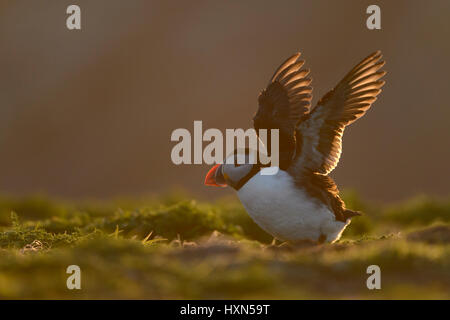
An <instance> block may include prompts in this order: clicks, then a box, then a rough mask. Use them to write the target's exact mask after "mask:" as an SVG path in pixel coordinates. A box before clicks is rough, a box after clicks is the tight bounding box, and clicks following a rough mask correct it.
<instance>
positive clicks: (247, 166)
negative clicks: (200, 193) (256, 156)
mask: <svg viewBox="0 0 450 320" xmlns="http://www.w3.org/2000/svg"><path fill="white" fill-rule="evenodd" d="M250 159H251V154H249V152H248V150H245V151H243V152H242V153H241V152H239V151H237V150H235V151H234V153H233V154H231V155H230V156H228V157H227V158H226V159H225V161H224V163H223V164H216V165H215V166H214V167H212V168H211V169H210V170H209V172H208V173H207V174H206V177H205V185H207V186H214V187H226V186H230V187H232V188H233V189H235V190H239V189H240V188H241V187H242V186H243V185H244V184H245V183H246V182H247V181H248V180H249V179H250V178H251V177H253V175H255V174H256V173H257V172H258V171H259V168H258V166H257V165H254V164H252V163H251V162H250Z"/></svg>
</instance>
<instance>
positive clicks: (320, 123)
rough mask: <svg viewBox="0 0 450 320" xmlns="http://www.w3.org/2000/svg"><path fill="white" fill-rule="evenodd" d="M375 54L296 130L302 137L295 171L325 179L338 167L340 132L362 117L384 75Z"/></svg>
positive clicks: (373, 98)
mask: <svg viewBox="0 0 450 320" xmlns="http://www.w3.org/2000/svg"><path fill="white" fill-rule="evenodd" d="M381 58H382V55H381V52H380V51H377V52H375V53H373V54H371V55H370V56H368V57H367V58H365V59H364V60H363V61H361V62H360V63H359V64H358V65H357V66H355V67H354V68H353V69H352V70H351V71H350V72H349V73H348V74H347V75H346V76H345V77H344V79H342V80H341V81H340V82H339V83H338V85H337V86H336V87H335V88H334V89H333V90H331V91H330V92H328V93H327V94H326V95H325V96H324V97H323V98H322V99H321V100H320V101H319V102H318V103H317V106H316V107H315V108H314V109H313V110H312V111H311V113H310V114H309V115H308V119H306V120H304V121H302V123H301V124H300V125H299V127H298V128H297V130H298V133H297V134H298V136H301V137H302V141H301V154H300V155H297V156H296V159H295V168H296V169H299V168H300V167H301V168H306V169H308V170H310V171H312V172H316V173H319V174H323V175H326V174H328V173H330V172H331V171H332V170H333V169H334V168H335V167H336V166H337V164H338V162H339V158H340V156H341V152H342V135H343V133H344V129H345V127H346V126H348V125H349V124H351V123H353V122H354V121H356V120H357V119H359V118H360V117H362V116H363V115H364V114H365V113H366V111H367V110H368V109H369V108H370V106H371V105H372V103H373V102H374V101H375V100H376V96H377V95H378V94H379V93H380V92H381V87H382V86H383V85H384V81H383V80H380V78H381V77H383V76H384V75H385V74H386V72H385V71H379V69H380V68H381V67H383V65H384V61H382V60H381Z"/></svg>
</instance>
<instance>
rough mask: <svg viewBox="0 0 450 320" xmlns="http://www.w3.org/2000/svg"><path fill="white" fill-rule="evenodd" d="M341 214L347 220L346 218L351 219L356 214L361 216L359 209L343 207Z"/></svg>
mask: <svg viewBox="0 0 450 320" xmlns="http://www.w3.org/2000/svg"><path fill="white" fill-rule="evenodd" d="M343 215H344V219H345V220H347V219H351V218H353V217H356V216H362V213H361V212H359V211H353V210H349V209H345V211H344V213H343Z"/></svg>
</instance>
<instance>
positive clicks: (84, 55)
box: [0, 0, 450, 201]
mask: <svg viewBox="0 0 450 320" xmlns="http://www.w3.org/2000/svg"><path fill="white" fill-rule="evenodd" d="M73 3H76V4H78V5H79V6H80V7H81V10H82V30H81V31H69V30H67V28H66V22H65V21H66V18H67V15H66V13H65V12H66V8H67V6H68V5H69V4H73ZM370 4H378V5H379V6H380V7H381V18H382V30H381V31H377V30H375V31H370V30H368V29H367V28H366V25H365V23H366V22H365V21H366V18H367V15H366V13H365V11H366V8H367V6H368V5H370ZM449 15H450V1H448V0H441V1H437V0H435V1H429V2H428V3H425V2H424V1H356V0H354V1H349V0H347V1H331V0H328V1H323V0H322V1H314V2H313V1H299V0H297V1H261V0H252V1H248V0H246V1H238V0H227V1H223V0H214V1H212V0H204V1H200V0H190V1H181V0H177V1H174V0H171V1H144V0H142V1H136V0H133V1H131V0H130V1H124V0H122V1H111V0H102V1H100V0H95V1H93V0H91V1H81V0H79V1H54V0H48V1H43V0H39V1H37V0H35V1H18V0H14V1H12V0H11V1H5V0H3V1H2V2H1V3H0V110H1V112H0V153H1V155H0V192H6V193H12V194H26V193H34V192H47V193H50V194H52V195H59V196H64V197H110V196H115V195H121V194H144V193H151V192H160V191H164V190H167V189H169V188H171V187H173V186H181V187H184V188H186V189H188V190H191V191H192V192H193V193H194V194H197V195H203V196H216V195H222V194H223V192H224V190H222V189H221V190H215V189H214V190H213V189H208V188H206V187H204V186H203V184H202V183H203V178H204V174H205V172H206V170H207V166H206V165H202V166H200V165H197V166H195V165H192V166H178V167H177V166H175V165H173V164H172V163H171V161H170V151H171V148H172V147H173V146H174V145H175V143H172V142H171V141H170V134H171V132H172V130H174V129H176V128H181V127H183V128H188V129H189V130H192V126H193V121H194V120H203V126H204V129H206V128H210V127H217V128H220V129H225V128H234V127H236V128H239V127H241V128H248V127H250V126H251V117H252V115H253V113H254V112H255V110H256V108H257V96H258V93H259V91H260V90H261V89H262V88H263V87H264V86H265V84H266V83H267V80H268V78H269V77H270V76H271V75H272V73H273V71H274V70H275V68H276V67H277V66H278V64H279V63H280V62H281V61H282V60H283V59H285V58H286V57H287V56H288V55H290V54H292V53H293V52H295V51H297V50H300V51H302V52H303V57H304V58H305V59H306V61H307V67H309V68H311V70H312V74H311V76H312V77H313V79H314V80H313V86H314V95H315V96H314V103H315V102H316V101H317V100H318V99H319V98H320V97H321V96H322V95H323V94H324V93H326V91H327V90H328V89H330V88H331V87H332V86H334V85H335V84H336V83H337V81H339V80H340V79H341V77H342V76H343V75H344V74H345V73H346V72H347V71H348V70H349V69H350V68H351V67H353V65H355V64H356V63H357V62H358V61H359V60H361V59H362V58H364V57H365V56H366V55H368V54H369V53H371V52H373V51H375V50H377V49H381V50H382V51H383V53H384V56H385V59H386V61H387V65H386V69H387V70H388V72H389V73H388V76H387V77H386V80H387V84H386V86H385V87H384V91H383V93H382V94H381V95H380V98H379V100H378V101H377V102H376V103H375V105H374V107H373V108H372V110H371V111H369V113H368V114H367V116H366V117H364V118H363V119H362V120H360V121H358V122H356V123H355V124H353V125H352V126H351V127H350V128H349V129H347V130H346V134H345V135H344V153H343V156H342V158H341V162H340V164H339V167H338V168H337V169H336V170H335V171H334V173H333V176H334V178H335V179H336V181H337V183H338V185H339V186H340V188H341V189H343V188H354V189H356V190H358V192H360V193H361V194H362V195H363V196H364V197H366V198H368V199H372V200H378V201H386V200H397V199H402V198H404V197H407V196H411V195H415V194H418V193H427V194H435V195H448V194H449V184H448V178H449V172H450V169H449V163H450V148H449V145H450V143H449V141H450V129H449V124H450V106H449V100H450V92H449V80H448V78H449V71H450V70H449V69H450V68H449V66H450V59H449V57H450V43H449V38H450V37H449V36H450V32H449V31H450V19H449V18H450V17H449ZM227 192H230V191H227Z"/></svg>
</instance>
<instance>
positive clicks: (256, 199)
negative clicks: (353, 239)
mask: <svg viewBox="0 0 450 320" xmlns="http://www.w3.org/2000/svg"><path fill="white" fill-rule="evenodd" d="M238 196H239V199H240V200H241V202H242V204H243V205H244V207H245V209H246V210H247V212H248V213H249V215H250V217H252V219H253V220H254V221H255V222H256V223H257V224H258V225H259V226H260V227H261V228H262V229H264V230H265V231H266V232H268V233H270V234H271V235H272V236H274V237H275V238H277V239H280V240H285V241H286V240H289V241H294V242H295V241H300V240H312V241H317V240H318V239H319V238H320V237H321V236H325V237H326V241H329V242H333V241H336V240H338V239H339V238H340V236H341V234H342V231H344V229H345V227H346V226H347V225H348V223H349V222H350V220H348V222H347V223H344V222H341V221H336V219H335V216H334V214H333V212H331V211H330V210H329V209H328V208H327V207H326V206H325V205H323V204H320V203H318V202H317V201H316V200H315V199H312V198H310V197H309V196H308V195H307V194H306V192H305V191H304V190H302V189H300V188H298V187H296V186H294V181H293V179H292V177H291V176H290V175H289V174H288V173H287V172H285V171H283V170H279V171H278V173H277V174H276V175H261V173H258V174H256V175H255V176H254V177H253V178H251V179H250V180H249V181H248V182H247V183H246V184H245V185H244V186H243V187H242V188H241V189H240V190H239V191H238Z"/></svg>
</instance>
